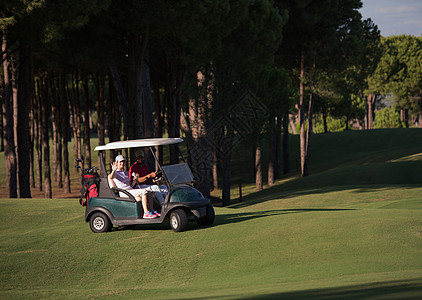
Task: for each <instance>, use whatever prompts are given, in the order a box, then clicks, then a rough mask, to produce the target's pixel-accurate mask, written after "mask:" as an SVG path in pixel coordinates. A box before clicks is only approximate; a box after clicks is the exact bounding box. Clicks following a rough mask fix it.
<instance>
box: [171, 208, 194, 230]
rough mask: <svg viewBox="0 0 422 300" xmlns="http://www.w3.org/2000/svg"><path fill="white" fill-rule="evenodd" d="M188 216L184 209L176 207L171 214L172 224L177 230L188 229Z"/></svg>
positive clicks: (172, 227)
mask: <svg viewBox="0 0 422 300" xmlns="http://www.w3.org/2000/svg"><path fill="white" fill-rule="evenodd" d="M188 223H189V221H188V216H187V215H186V212H185V211H184V210H183V209H176V210H175V211H173V212H172V213H171V215H170V226H171V229H173V231H175V232H180V231H184V230H186V228H187V227H188Z"/></svg>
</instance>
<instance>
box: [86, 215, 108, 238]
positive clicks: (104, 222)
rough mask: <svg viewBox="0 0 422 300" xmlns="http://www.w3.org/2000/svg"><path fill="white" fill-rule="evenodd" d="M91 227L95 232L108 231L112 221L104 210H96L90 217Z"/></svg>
mask: <svg viewBox="0 0 422 300" xmlns="http://www.w3.org/2000/svg"><path fill="white" fill-rule="evenodd" d="M89 227H90V228H91V230H92V232H94V233H101V232H107V231H110V229H111V222H110V220H109V219H108V217H107V216H106V215H105V214H103V213H102V212H96V213H95V214H93V215H92V216H91V218H90V219H89Z"/></svg>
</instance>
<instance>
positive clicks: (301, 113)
mask: <svg viewBox="0 0 422 300" xmlns="http://www.w3.org/2000/svg"><path fill="white" fill-rule="evenodd" d="M304 63H305V51H304V48H303V47H302V53H301V59H300V82H299V123H300V170H301V175H302V176H306V175H305V159H306V132H305V112H304V110H305V104H304V97H305V95H304V93H305V91H304V75H305V68H304Z"/></svg>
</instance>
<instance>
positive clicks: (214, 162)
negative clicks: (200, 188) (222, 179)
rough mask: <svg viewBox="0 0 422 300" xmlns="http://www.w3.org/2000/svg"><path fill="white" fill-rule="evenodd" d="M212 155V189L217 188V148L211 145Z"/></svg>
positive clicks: (215, 189)
mask: <svg viewBox="0 0 422 300" xmlns="http://www.w3.org/2000/svg"><path fill="white" fill-rule="evenodd" d="M211 156H212V185H213V186H212V190H213V191H217V190H218V154H217V149H216V148H215V147H214V146H213V147H212V148H211Z"/></svg>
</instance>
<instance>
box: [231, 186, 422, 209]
mask: <svg viewBox="0 0 422 300" xmlns="http://www.w3.org/2000/svg"><path fill="white" fill-rule="evenodd" d="M420 187H421V185H413V184H395V185H391V184H374V185H333V186H323V187H313V186H308V185H304V186H303V188H299V187H296V186H295V187H294V188H293V187H292V186H291V185H290V184H280V185H276V186H273V187H270V188H267V189H265V190H263V191H260V192H254V193H251V194H249V195H247V196H244V197H243V200H242V202H240V201H239V199H238V198H236V199H233V200H232V202H231V204H230V205H229V206H227V207H228V208H244V207H248V206H252V205H255V204H258V203H262V202H266V201H270V200H275V199H280V200H282V199H289V198H293V197H298V196H307V195H319V194H325V193H330V192H341V191H346V190H354V193H369V192H376V191H380V190H388V189H396V188H402V189H414V188H420Z"/></svg>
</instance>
